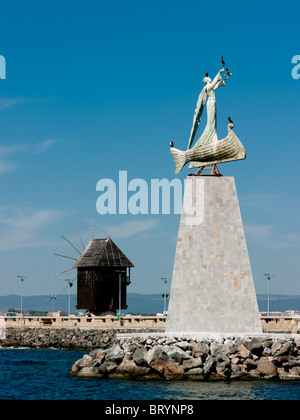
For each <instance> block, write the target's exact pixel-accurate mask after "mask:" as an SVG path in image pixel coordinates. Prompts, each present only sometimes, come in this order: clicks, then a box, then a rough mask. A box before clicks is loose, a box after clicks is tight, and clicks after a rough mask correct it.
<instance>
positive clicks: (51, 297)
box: [50, 295, 56, 312]
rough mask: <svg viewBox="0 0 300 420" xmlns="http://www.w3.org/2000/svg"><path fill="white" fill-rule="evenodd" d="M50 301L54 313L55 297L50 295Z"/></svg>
mask: <svg viewBox="0 0 300 420" xmlns="http://www.w3.org/2000/svg"><path fill="white" fill-rule="evenodd" d="M50 299H52V312H54V299H56V296H55V295H51V296H50Z"/></svg>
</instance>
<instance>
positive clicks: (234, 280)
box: [166, 176, 262, 334]
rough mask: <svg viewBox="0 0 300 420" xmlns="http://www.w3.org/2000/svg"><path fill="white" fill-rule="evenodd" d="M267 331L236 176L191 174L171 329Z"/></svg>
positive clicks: (168, 326)
mask: <svg viewBox="0 0 300 420" xmlns="http://www.w3.org/2000/svg"><path fill="white" fill-rule="evenodd" d="M175 332H181V333H183V332H185V333H186V332H194V333H197V332H199V333H200V332H201V333H205V332H208V333H223V334H224V333H229V334H233V333H243V334H257V333H261V332H262V328H261V322H260V318H259V312H258V306H257V300H256V294H255V290H254V284H253V279H252V273H251V267H250V262H249V256H248V250H247V245H246V240H245V235H244V229H243V223H242V218H241V214H240V208H239V203H238V198H237V193H236V187H235V181H234V178H233V177H201V176H198V177H195V176H188V178H187V182H186V187H185V192H184V200H183V207H182V213H181V219H180V226H179V232H178V239H177V247H176V254H175V262H174V268H173V276H172V285H171V292H170V302H169V309H168V317H167V322H166V333H175Z"/></svg>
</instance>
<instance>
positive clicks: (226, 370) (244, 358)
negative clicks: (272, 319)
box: [71, 335, 300, 381]
mask: <svg viewBox="0 0 300 420" xmlns="http://www.w3.org/2000/svg"><path fill="white" fill-rule="evenodd" d="M71 374H72V375H75V376H79V377H99V378H129V379H136V380H166V379H168V380H197V381H205V380H206V381H213V380H249V379H279V380H300V336H299V337H297V336H293V337H292V336H290V337H289V336H284V337H282V336H281V335H280V337H279V335H278V336H277V337H276V336H275V337H273V336H268V335H265V336H261V337H245V338H242V337H227V338H226V337H223V338H216V339H213V338H206V339H205V338H199V339H197V338H188V337H187V338H176V337H168V336H151V335H149V336H147V335H146V336H140V337H138V336H135V337H126V338H124V337H123V338H122V337H120V338H118V339H117V340H116V341H115V342H114V343H113V345H111V346H110V347H108V348H106V349H105V348H99V349H95V350H93V351H91V352H90V353H89V354H86V355H84V356H83V358H82V359H80V360H78V361H76V362H75V363H74V365H73V366H72V370H71Z"/></svg>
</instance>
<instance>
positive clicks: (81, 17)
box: [0, 0, 300, 295]
mask: <svg viewBox="0 0 300 420" xmlns="http://www.w3.org/2000/svg"><path fill="white" fill-rule="evenodd" d="M299 12H300V5H299V3H297V2H296V1H294V2H292V1H288V2H286V3H285V5H284V7H283V6H282V5H281V4H278V3H276V2H270V1H265V2H261V1H260V2H258V1H252V2H249V3H247V4H244V3H242V2H237V1H236V2H235V1H232V2H231V1H228V2H220V1H215V2H213V3H211V4H209V3H207V2H202V1H193V0H185V1H176V0H175V1H174V0H173V1H169V0H168V1H167V0H160V1H156V0H154V1H153V0H152V1H130V0H129V1H127V2H123V1H118V0H117V1H114V2H104V1H101V0H100V1H89V0H87V1H85V2H78V1H73V2H67V1H59V2H58V1H51V2H38V1H27V2H23V1H14V2H9V3H8V2H6V3H5V4H3V5H2V6H1V16H0V40H1V42H0V55H2V56H4V57H5V59H6V66H7V68H6V79H5V80H0V127H1V131H0V197H1V198H0V266H1V270H0V295H7V294H13V293H17V294H18V293H20V283H19V280H18V279H17V277H16V276H17V275H20V274H23V275H26V276H27V278H26V280H25V282H24V288H23V290H24V294H25V295H31V294H48V293H49V294H53V293H57V294H58V293H61V292H62V290H63V288H64V287H65V282H64V280H63V279H62V280H61V279H58V278H57V276H55V272H56V271H57V262H56V261H55V259H54V257H53V254H54V253H55V252H57V250H59V251H61V250H62V249H63V247H65V245H66V243H65V241H64V240H62V239H61V236H62V235H66V236H67V237H69V238H72V240H74V241H77V242H78V236H77V237H76V235H77V233H76V227H78V229H79V231H80V232H81V233H82V236H85V238H87V237H88V236H89V235H91V229H92V225H96V227H97V228H96V233H97V236H98V237H103V236H107V235H111V237H112V239H113V240H114V241H115V242H116V244H117V245H118V246H119V247H120V248H121V249H122V250H123V251H124V253H125V254H126V255H127V256H128V257H129V258H130V259H131V260H132V262H133V264H134V265H135V268H134V269H133V270H132V284H131V285H130V288H129V289H128V291H130V292H136V293H161V292H163V283H162V281H161V280H160V277H168V278H170V277H171V275H172V269H173V259H174V253H175V247H176V238H177V231H178V225H179V215H151V214H149V215H137V216H133V215H130V214H128V215H106V216H100V215H99V214H98V213H97V211H96V200H97V198H98V196H99V192H97V191H96V184H97V181H98V180H99V179H102V178H110V179H113V180H115V181H116V182H117V180H118V175H119V171H121V170H123V171H127V173H128V180H131V179H134V178H142V179H145V180H146V181H147V182H150V180H151V179H153V178H167V179H169V180H172V179H173V178H174V177H175V175H174V162H173V159H172V156H171V155H170V152H169V141H170V140H173V141H174V142H175V145H176V147H178V148H179V149H184V148H185V147H186V144H187V141H188V137H189V133H190V129H191V123H192V117H193V112H194V107H195V104H196V101H197V98H198V94H199V92H200V90H201V89H202V86H203V83H202V79H203V76H204V74H205V72H206V71H208V72H209V74H210V75H214V74H215V73H216V72H217V71H218V70H219V69H220V57H221V56H224V58H225V61H226V65H228V67H229V68H230V70H231V72H232V74H233V75H232V77H231V79H230V80H229V81H228V83H227V86H226V88H222V90H221V89H220V90H219V91H218V92H217V93H216V95H217V112H218V134H219V138H222V136H224V134H225V133H226V127H227V117H228V116H231V118H232V119H233V121H234V123H235V132H236V134H237V135H238V137H239V138H240V139H241V141H242V142H243V144H244V146H245V149H246V151H247V159H246V160H245V161H241V162H234V163H228V164H223V165H220V166H219V169H220V170H221V172H222V173H223V175H225V176H234V177H235V181H236V185H237V191H238V195H239V200H240V207H241V213H242V217H243V221H244V226H245V233H246V238H247V244H248V249H249V255H250V260H251V266H252V271H253V277H254V283H255V288H256V292H257V293H265V292H266V291H267V282H266V280H265V278H264V277H263V275H262V273H264V272H269V273H274V274H275V276H274V277H273V278H272V280H271V292H272V293H282V294H300V286H299V284H300V283H299V271H300V270H299V269H300V264H299V249H300V233H299V204H300V203H299V157H298V156H299V152H300V148H299V132H300V118H299V98H300V79H299V80H295V79H293V78H292V76H291V71H292V68H293V66H294V65H293V64H292V58H293V56H295V55H299V54H300V46H299V29H298V28H299V21H298V17H299ZM189 172H190V170H189V169H188V168H185V169H184V170H183V171H182V172H181V173H180V174H179V175H178V176H177V177H179V178H180V179H181V180H183V179H184V178H185V177H186V176H187V175H188V173H189ZM68 235H69V236H68ZM66 252H67V251H66ZM70 275H71V274H70ZM68 277H69V276H68ZM68 277H66V278H68Z"/></svg>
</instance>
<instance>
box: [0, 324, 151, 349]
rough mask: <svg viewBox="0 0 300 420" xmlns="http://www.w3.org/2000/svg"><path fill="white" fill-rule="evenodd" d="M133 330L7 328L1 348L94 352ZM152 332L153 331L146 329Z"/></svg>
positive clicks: (1, 341)
mask: <svg viewBox="0 0 300 420" xmlns="http://www.w3.org/2000/svg"><path fill="white" fill-rule="evenodd" d="M135 331H136V330H132V329H113V328H106V329H104V328H103V329H101V328H71V327H69V328H61V327H58V328H53V327H41V328H6V331H5V338H3V339H0V347H27V348H33V349H36V348H39V349H44V348H51V347H53V348H57V349H73V350H79V349H80V350H92V349H96V348H99V347H102V348H106V347H109V346H111V345H112V344H113V343H114V341H115V337H116V334H117V333H120V332H123V333H124V332H127V333H132V332H135ZM143 331H144V332H151V331H152V330H151V329H144V330H143Z"/></svg>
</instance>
